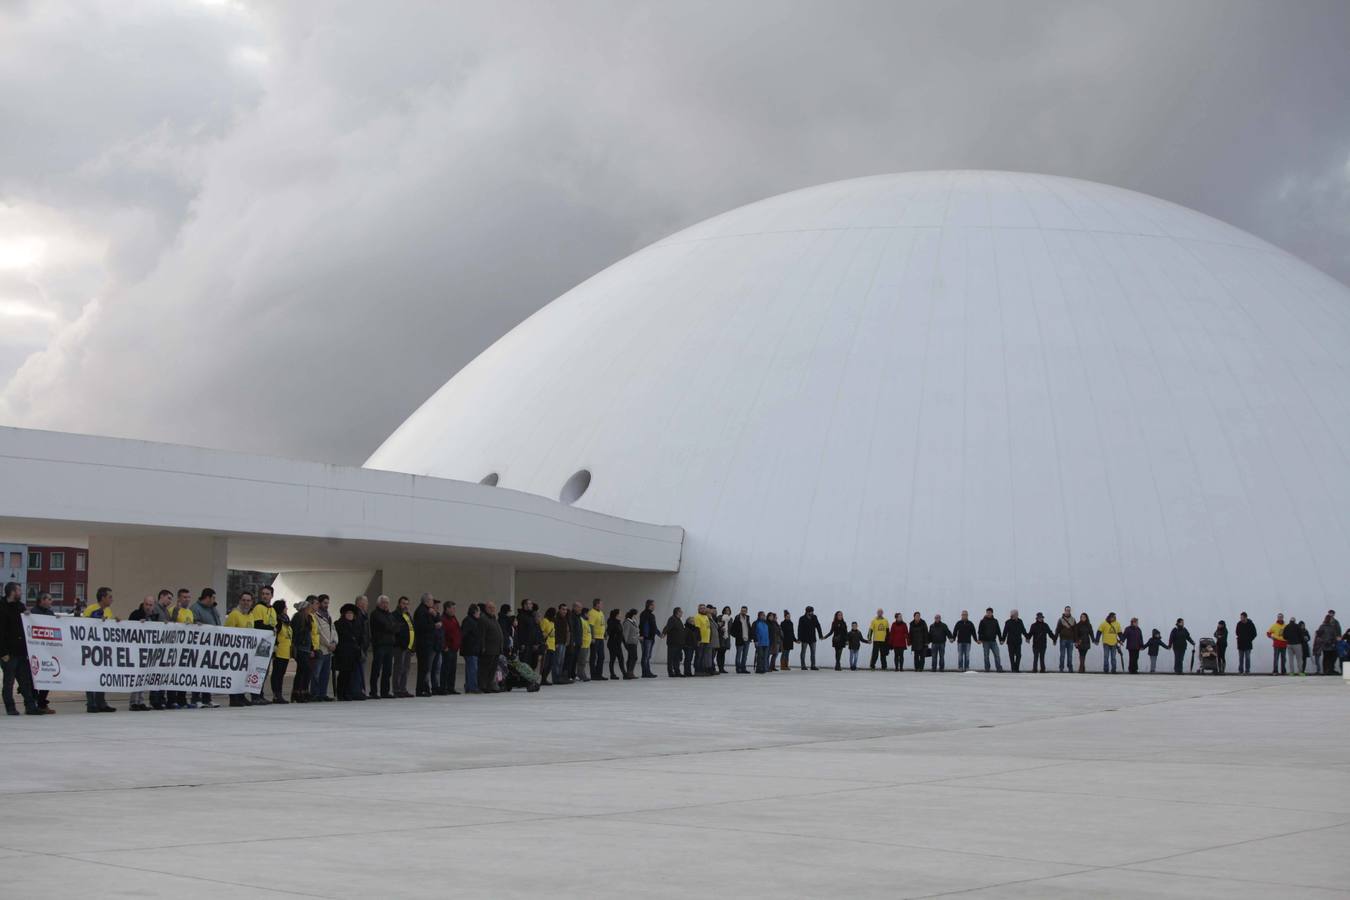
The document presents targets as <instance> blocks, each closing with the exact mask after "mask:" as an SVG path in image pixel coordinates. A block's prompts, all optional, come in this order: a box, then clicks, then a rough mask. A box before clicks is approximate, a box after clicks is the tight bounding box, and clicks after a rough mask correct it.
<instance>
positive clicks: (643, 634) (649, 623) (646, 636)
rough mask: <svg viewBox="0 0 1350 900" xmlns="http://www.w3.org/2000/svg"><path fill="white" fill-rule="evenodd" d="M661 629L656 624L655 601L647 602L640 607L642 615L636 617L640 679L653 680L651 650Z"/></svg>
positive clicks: (654, 674)
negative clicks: (640, 649)
mask: <svg viewBox="0 0 1350 900" xmlns="http://www.w3.org/2000/svg"><path fill="white" fill-rule="evenodd" d="M660 633H661V629H660V628H659V627H658V626H657V624H656V601H655V600H650V599H649V600H648V601H647V603H646V605H645V606H643V607H642V613H641V615H639V616H638V638H639V639H640V640H641V641H642V677H643V678H655V677H656V673H655V672H653V671H652V649H653V648H654V647H655V646H656V638H657V637H658V636H659V635H660Z"/></svg>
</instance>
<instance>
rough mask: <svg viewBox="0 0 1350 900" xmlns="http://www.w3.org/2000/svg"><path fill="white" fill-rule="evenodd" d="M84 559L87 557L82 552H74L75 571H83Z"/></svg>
mask: <svg viewBox="0 0 1350 900" xmlns="http://www.w3.org/2000/svg"><path fill="white" fill-rule="evenodd" d="M86 559H87V557H86V556H85V555H84V554H83V553H76V554H75V571H76V572H83V571H84V566H85V560H86Z"/></svg>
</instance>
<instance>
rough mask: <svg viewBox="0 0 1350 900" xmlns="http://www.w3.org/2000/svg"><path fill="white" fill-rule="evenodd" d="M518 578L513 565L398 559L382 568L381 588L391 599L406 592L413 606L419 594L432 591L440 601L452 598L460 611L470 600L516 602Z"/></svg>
mask: <svg viewBox="0 0 1350 900" xmlns="http://www.w3.org/2000/svg"><path fill="white" fill-rule="evenodd" d="M515 577H516V574H515V570H514V569H512V568H511V567H510V566H483V565H453V564H448V563H419V562H399V563H391V564H389V565H386V566H385V567H384V569H383V570H382V583H383V587H382V591H383V593H385V594H388V595H389V597H390V598H391V599H397V598H398V597H399V595H400V594H406V595H407V596H408V598H409V599H411V600H412V601H413V603H414V605H415V604H416V603H417V598H418V596H419V595H420V594H422V593H423V592H424V591H430V592H431V593H433V594H435V595H436V598H437V599H438V600H442V601H445V600H449V601H452V602H454V603H455V604H456V605H457V606H458V607H459V608H460V609H461V610H462V609H463V608H464V607H465V606H467V605H468V604H470V603H485V602H487V601H489V600H491V601H492V602H493V603H496V604H497V605H498V606H501V605H502V604H503V603H512V602H513V598H514V596H515V593H514V590H515Z"/></svg>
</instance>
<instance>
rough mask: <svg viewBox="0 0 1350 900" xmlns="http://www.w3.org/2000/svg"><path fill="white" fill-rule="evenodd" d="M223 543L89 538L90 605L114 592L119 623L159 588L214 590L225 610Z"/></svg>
mask: <svg viewBox="0 0 1350 900" xmlns="http://www.w3.org/2000/svg"><path fill="white" fill-rule="evenodd" d="M227 550H228V547H227V541H226V539H225V538H223V537H216V536H213V535H196V534H193V535H184V534H154V535H136V536H125V535H90V537H89V584H88V588H87V590H86V593H87V595H88V599H89V602H93V599H94V595H95V592H96V591H97V590H98V589H99V588H101V587H110V588H112V589H113V597H114V601H113V612H114V613H116V614H117V617H118V618H121V619H124V618H126V617H127V615H128V614H130V613H131V611H132V610H134V609H135V608H136V605H137V604H138V603H140V602H141V598H142V597H144V596H145V595H147V594H157V593H159V591H160V589H161V588H167V589H169V590H171V591H174V592H177V591H178V589H179V588H187V589H188V590H190V591H192V596H193V599H194V600H195V599H196V597H197V596H198V595H199V594H200V593H201V590H202V588H205V587H212V588H215V590H216V594H217V595H218V598H219V601H220V604H221V609H222V611H223V610H224V604H225V587H226V580H227V576H228V573H229V565H228V553H227Z"/></svg>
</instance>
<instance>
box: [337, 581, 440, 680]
mask: <svg viewBox="0 0 1350 900" xmlns="http://www.w3.org/2000/svg"><path fill="white" fill-rule="evenodd" d="M333 628H334V630H335V631H337V648H336V649H335V650H334V651H333V668H334V670H335V671H336V672H337V681H336V684H337V687H338V689H337V698H338V699H339V700H364V699H366V698H365V696H364V695H362V694H361V692H360V690H359V689H358V688H357V685H358V684H359V683H360V682H359V681H358V679H357V677H356V667H357V666H358V665H359V664H360V662H361V624H360V623H359V622H357V621H356V604H355V603H344V604H342V609H340V610H339V611H338V620H337V622H336V623H334V625H333ZM418 675H419V677H420V676H421V673H420V672H419V673H418Z"/></svg>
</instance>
